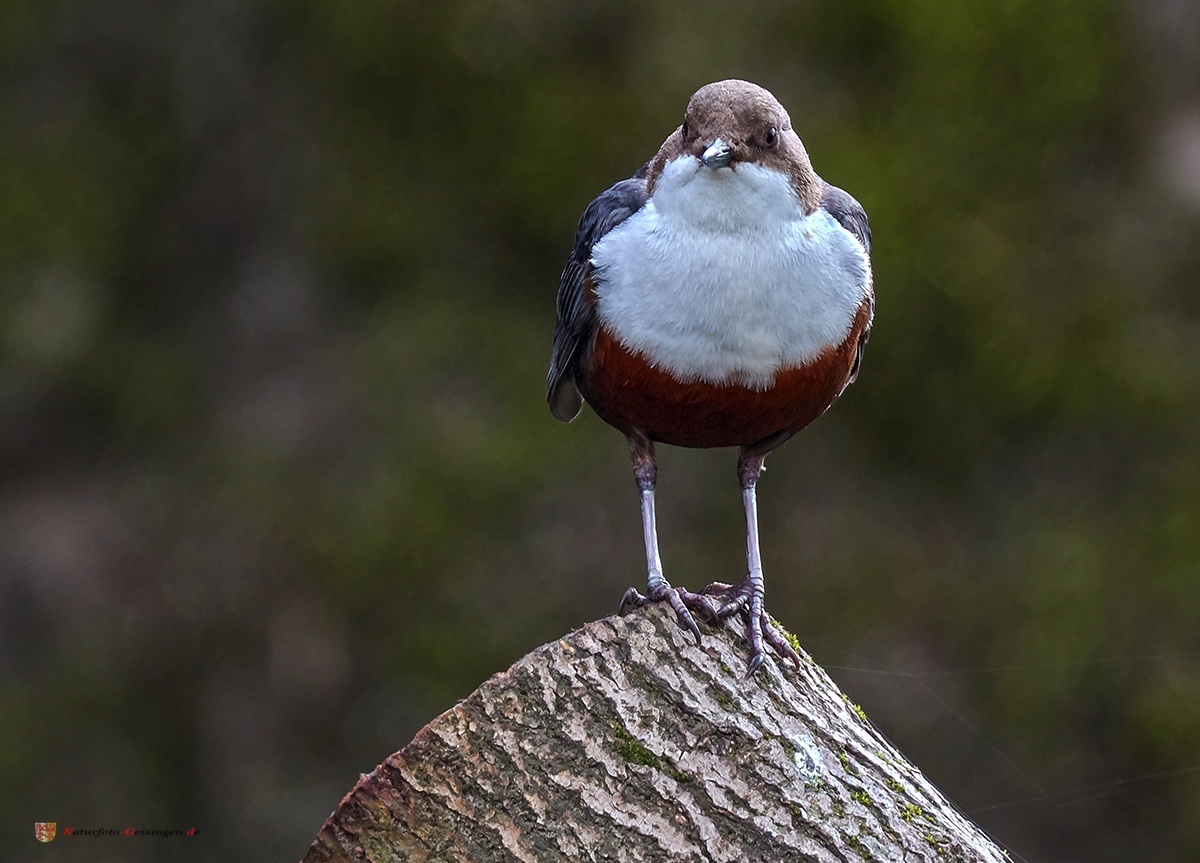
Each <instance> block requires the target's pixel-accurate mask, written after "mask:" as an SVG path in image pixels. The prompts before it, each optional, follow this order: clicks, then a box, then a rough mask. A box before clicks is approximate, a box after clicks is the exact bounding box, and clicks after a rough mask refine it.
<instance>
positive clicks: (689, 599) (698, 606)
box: [618, 583, 720, 644]
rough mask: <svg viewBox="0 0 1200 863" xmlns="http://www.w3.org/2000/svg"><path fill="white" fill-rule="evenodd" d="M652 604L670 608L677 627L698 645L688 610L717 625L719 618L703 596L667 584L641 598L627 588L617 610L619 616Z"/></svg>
mask: <svg viewBox="0 0 1200 863" xmlns="http://www.w3.org/2000/svg"><path fill="white" fill-rule="evenodd" d="M652 602H665V603H667V605H669V606H671V609H672V610H673V611H674V612H675V618H676V619H677V620H678V621H679V625H680V626H681V627H683V628H684V629H686V630H687V631H688V632H690V633H691V634H692V635H693V636H694V637H695V639H696V644H699V643H700V627H699V626H697V625H696V618H694V617H693V616H692V613H691V611H689V610H688V609H695V610H697V611H701V612H703V613H704V616H705V617H706V618H707V619H708V620H710V621H712V622H714V623H719V622H720V618H718V617H717V612H716V611H715V610H714V609H713V607H712V606H711V605H709V604H708V600H706V599H705V598H704V597H703V596H701V595H700V594H698V593H692V592H691V591H689V590H686V589H685V588H682V587H671V586H670V585H669V584H665V583H664V584H663V585H662V586H659V587H655V588H650V589H649V590H647V592H646V595H645V596H643V595H642V594H641V593H639V592H638V590H637V588H633V587H631V588H629V590H627V591H625V595H624V596H622V597H621V604H620V606H619V608H618V611H619V613H620V614H625V613H626V612H627V611H629V610H630V609H632V608H641V607H642V606H643V605H649V604H650V603H652Z"/></svg>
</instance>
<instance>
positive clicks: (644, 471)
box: [620, 433, 718, 644]
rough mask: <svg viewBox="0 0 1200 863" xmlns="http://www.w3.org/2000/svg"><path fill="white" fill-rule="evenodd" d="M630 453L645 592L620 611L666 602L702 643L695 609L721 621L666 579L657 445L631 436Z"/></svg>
mask: <svg viewBox="0 0 1200 863" xmlns="http://www.w3.org/2000/svg"><path fill="white" fill-rule="evenodd" d="M628 438H629V454H630V458H631V459H632V461H633V475H634V478H635V479H636V480H637V486H638V490H639V492H640V493H641V496H642V535H643V538H644V539H645V541H646V569H647V571H648V574H647V576H646V593H645V595H642V594H641V593H639V592H638V591H637V589H636V588H633V587H631V588H629V590H627V591H625V595H624V596H622V597H621V607H620V612H621V613H622V614H624V613H625V612H626V611H628V610H629V609H630V608H635V607H640V606H643V605H646V604H648V603H651V602H666V603H667V604H668V605H670V606H671V608H672V609H673V610H674V611H675V616H676V617H677V618H678V619H679V625H680V626H682V627H685V628H686V629H688V630H689V631H690V632H691V633H692V635H694V636H695V637H696V643H697V644H699V643H700V627H698V626H697V625H696V620H695V618H694V617H692V613H691V611H689V610H688V609H694V610H696V611H699V612H700V613H702V614H703V615H704V616H705V617H707V618H708V619H709V620H711V621H713V622H714V623H715V622H717V621H718V618H717V613H716V610H715V609H713V607H712V606H711V605H709V603H708V600H706V599H705V598H704V597H703V596H701V595H700V594H698V593H692V592H691V591H689V590H686V589H684V588H682V587H672V586H671V584H670V582H668V581H667V579H666V578H664V577H663V573H662V560H661V559H660V558H659V555H658V526H657V524H656V522H655V517H654V486H655V484H656V483H657V481H658V465H657V464H656V463H655V461H654V443H653V442H652V441H651V440H650V439H649V438H648V437H646V436H645V435H642V434H635V433H631V434H630V435H628Z"/></svg>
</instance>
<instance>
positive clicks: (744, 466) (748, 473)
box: [701, 449, 800, 675]
mask: <svg viewBox="0 0 1200 863" xmlns="http://www.w3.org/2000/svg"><path fill="white" fill-rule="evenodd" d="M765 459H766V455H765V454H763V455H752V454H750V453H748V452H747V451H746V450H745V449H743V450H742V451H741V454H740V455H739V457H738V481H739V483H740V484H741V486H742V504H743V505H744V506H745V508H746V565H747V566H746V568H747V575H746V578H745V579H744V580H743V581H741V582H740V583H738V584H734V585H729V584H719V583H718V584H710V585H709V586H708V587H706V588H704V590H702V591H701V593H706V594H710V595H713V596H718V597H720V598H722V599H724V600H725V604H724V605H722V606H721V608H720V609H718V610H717V614H718V615H719V616H720V617H722V618H724V617H729V616H731V615H733V614H737V613H739V612H740V613H741V615H742V617H743V618H745V620H746V640H747V641H748V642H749V643H750V662H749V665H748V666H747V669H746V674H747V675H750V674H753V673H754V672H756V671H758V669H759V668H760V667H761V666H762V664H763V661H764V659H765V658H766V656H765V654H764V651H763V642H764V641H765V642H766V643H767V644H770V645H771V647H773V648H775V652H776V653H778V654H779V655H780V656H782V657H784V658H785V659H789V660H791V661H792V663H793V664H794V665H795V666H796V667H797V668H799V667H800V657H799V655H798V654H797V653H796V651H795V650H793V649H792V646H791V645H790V644H788V642H787V639H785V638H784V637H783V636H782V635H780V633H779V632H778V631H777V630H776V629H775V627H774V626H773V625H772V624H771V616H770V615H769V614H767V612H766V610H765V609H764V608H763V599H764V597H765V595H766V585H765V582H764V580H763V571H762V553H761V552H760V551H759V547H758V498H757V496H756V494H755V487H756V486H757V485H758V478H759V476H760V475H761V474H762V471H763V461H764V460H765Z"/></svg>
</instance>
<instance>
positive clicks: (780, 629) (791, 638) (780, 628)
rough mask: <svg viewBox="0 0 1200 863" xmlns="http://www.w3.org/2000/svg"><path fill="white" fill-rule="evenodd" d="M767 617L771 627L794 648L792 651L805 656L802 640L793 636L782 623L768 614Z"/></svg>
mask: <svg viewBox="0 0 1200 863" xmlns="http://www.w3.org/2000/svg"><path fill="white" fill-rule="evenodd" d="M767 617H768V618H769V619H770V621H771V626H773V627H775V630H776V631H777V632H778V633H779V634H780V635H782V636H783V637H784V639H785V640H786V641H787V643H788V644H790V645H791V646H792V650H794V651H796V653H797V654H799V655H801V656H803V655H804V654H803V653H802V652H801V650H800V639H798V638H797V637H796V636H795V635H793V634H792V633H791V632H790V631H789V630H788V629H787V627H785V626H784V625H783V624H782V623H780V622H779V621H778V620H776V619H775V618H773V617H771V615H769V614H768V615H767Z"/></svg>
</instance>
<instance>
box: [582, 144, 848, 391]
mask: <svg viewBox="0 0 1200 863" xmlns="http://www.w3.org/2000/svg"><path fill="white" fill-rule="evenodd" d="M592 265H593V267H594V268H595V273H596V286H597V287H596V296H597V309H598V312H599V315H600V320H601V322H602V323H603V324H604V325H605V326H607V327H608V328H609V329H610V330H611V331H612V332H613V333H614V334H615V335H616V337H617V338H618V339H619V340H620V341H621V343H622V344H623V345H625V347H626V348H628V349H630V350H635V351H640V352H641V353H642V354H644V355H645V356H646V358H647V359H648V360H650V362H651V363H653V364H654V365H655V366H656V367H657V368H660V369H662V370H663V371H666V372H668V373H670V374H671V375H672V376H673V377H675V378H677V379H678V380H680V381H694V380H702V381H707V382H709V383H714V384H725V383H736V384H742V385H744V386H749V387H753V388H756V389H766V388H767V387H769V386H770V385H771V382H772V381H773V380H774V377H775V373H776V372H777V371H779V370H780V369H782V368H788V367H793V366H798V365H803V364H804V363H806V362H809V361H811V360H813V359H815V358H816V357H817V356H819V355H820V354H821V352H822V351H824V350H825V349H826V348H828V347H831V346H836V345H839V344H841V343H842V341H843V340H844V339H845V338H846V335H847V334H848V333H849V331H850V327H851V325H852V324H853V322H854V316H855V314H856V313H857V311H858V308H859V306H860V305H861V304H862V301H863V299H864V298H865V297H866V292H867V285H868V284H869V283H870V262H869V260H868V258H867V254H866V250H865V249H864V248H863V247H862V244H861V243H859V242H858V240H857V239H856V238H855V237H854V236H853V235H852V234H851V233H850V232H849V231H847V230H845V229H844V228H842V226H841V225H839V224H838V223H837V221H836V220H835V219H834V218H833V217H832V216H831V215H829V213H827V212H826V211H825V210H822V209H817V210H816V211H815V212H813V214H812V215H809V216H806V215H805V214H804V209H803V207H802V206H801V204H800V200H799V198H798V197H797V195H796V193H795V191H794V190H793V189H792V186H791V183H790V182H789V179H788V177H787V176H785V175H784V174H781V173H779V172H778V171H773V170H769V169H766V168H761V167H759V166H757V165H751V164H741V165H738V166H737V168H736V170H729V169H725V168H722V169H718V170H715V171H714V170H712V169H710V168H704V167H701V165H700V163H699V162H698V161H697V160H696V159H694V158H693V157H691V156H680V157H679V158H677V159H675V160H674V161H672V162H671V163H670V164H668V165H667V166H666V168H665V169H664V171H663V173H662V176H660V177H659V180H658V184H657V186H656V187H655V190H654V196H653V197H652V198H651V199H650V200H649V201H647V202H646V204H645V206H643V207H642V209H641V210H639V211H638V212H637V213H635V214H634V215H632V216H630V217H629V218H628V219H626V220H625V221H624V222H622V223H621V224H620V225H618V226H617V227H616V228H615V229H613V230H612V231H610V232H609V233H608V234H607V235H605V236H604V237H603V238H602V239H601V240H600V242H598V243H597V244H596V245H595V247H594V248H593V249H592Z"/></svg>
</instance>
